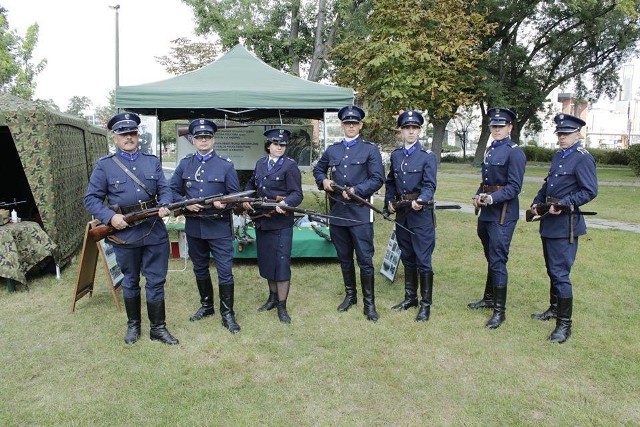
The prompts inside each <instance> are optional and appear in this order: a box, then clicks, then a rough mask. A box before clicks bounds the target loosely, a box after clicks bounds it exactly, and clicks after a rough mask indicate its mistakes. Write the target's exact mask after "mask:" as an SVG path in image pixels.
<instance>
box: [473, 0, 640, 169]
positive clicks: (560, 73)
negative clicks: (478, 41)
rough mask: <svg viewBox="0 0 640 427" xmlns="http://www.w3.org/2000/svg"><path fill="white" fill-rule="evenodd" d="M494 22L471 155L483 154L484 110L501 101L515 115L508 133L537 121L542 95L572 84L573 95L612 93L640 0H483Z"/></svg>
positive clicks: (631, 47) (638, 33)
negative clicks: (477, 137)
mask: <svg viewBox="0 0 640 427" xmlns="http://www.w3.org/2000/svg"><path fill="white" fill-rule="evenodd" d="M478 10H488V11H489V14H488V17H487V20H488V21H489V22H491V23H493V24H495V25H497V30H496V31H495V33H494V34H493V35H490V36H488V37H486V38H485V40H484V48H485V50H486V51H487V52H489V55H488V56H487V59H486V61H485V62H484V63H483V64H482V67H481V69H482V73H483V74H484V75H485V76H486V77H487V78H486V79H485V80H484V82H483V84H482V91H483V92H484V93H486V94H487V96H486V97H485V98H484V99H483V101H482V102H481V103H480V108H481V111H482V114H483V124H482V132H481V135H480V140H479V142H478V147H477V150H476V153H475V159H474V163H477V164H479V163H480V162H481V161H482V157H483V154H484V150H485V148H486V143H487V140H488V137H489V131H488V128H487V124H488V118H487V116H486V110H487V109H488V108H489V107H494V106H503V107H507V108H511V109H513V110H514V111H515V112H516V113H517V115H518V121H517V123H514V130H513V132H512V137H513V139H514V141H516V142H518V141H519V139H520V132H521V130H522V128H523V127H524V126H525V125H528V126H529V127H532V128H534V129H537V128H539V127H540V118H539V113H540V112H544V111H545V110H546V109H547V110H548V107H549V106H548V105H547V96H548V95H549V93H551V92H552V91H553V90H554V89H556V88H564V87H569V86H573V88H574V90H575V92H576V94H577V96H578V97H582V98H583V99H584V98H587V97H593V98H596V97H598V96H600V95H602V94H609V95H612V94H613V93H615V90H616V89H617V85H618V75H617V70H618V68H619V66H620V64H621V63H622V62H623V61H625V60H626V59H627V58H629V56H630V55H632V54H633V53H635V52H636V51H637V48H636V46H637V42H638V40H639V39H640V27H639V26H638V17H639V11H640V2H639V1H638V0H580V1H578V0H575V1H566V0H563V1H560V0H555V1H540V0H537V1H532V0H481V1H479V3H478Z"/></svg>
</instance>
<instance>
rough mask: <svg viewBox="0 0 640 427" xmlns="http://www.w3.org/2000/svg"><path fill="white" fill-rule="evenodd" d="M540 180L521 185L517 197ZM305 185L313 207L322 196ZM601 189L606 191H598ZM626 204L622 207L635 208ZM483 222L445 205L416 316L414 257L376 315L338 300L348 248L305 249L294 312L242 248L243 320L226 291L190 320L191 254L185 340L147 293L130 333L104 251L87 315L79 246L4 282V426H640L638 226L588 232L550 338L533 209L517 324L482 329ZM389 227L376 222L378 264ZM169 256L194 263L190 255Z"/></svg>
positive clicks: (383, 287)
mask: <svg viewBox="0 0 640 427" xmlns="http://www.w3.org/2000/svg"><path fill="white" fill-rule="evenodd" d="M443 169H445V168H444V167H443ZM465 173H469V174H473V173H478V171H477V169H476V170H475V171H474V170H473V169H469V170H468V171H464V170H456V171H455V172H450V171H448V170H442V171H441V173H440V174H439V189H438V195H439V196H438V198H439V199H441V200H459V201H461V202H462V201H465V202H466V201H467V200H469V199H470V198H471V195H472V193H473V191H475V186H476V185H477V182H478V179H477V178H474V177H472V176H471V177H463V176H462V175H464V174H465ZM542 176H544V172H542V175H541V177H542ZM614 178H615V176H614ZM307 179H308V174H305V180H307ZM467 180H468V182H467ZM612 181H613V182H619V181H620V180H615V181H614V180H612ZM631 181H632V182H633V179H632V180H631ZM540 182H541V180H540ZM529 185H531V186H532V187H529ZM534 186H535V185H534V183H527V184H526V185H525V190H526V192H527V193H528V194H526V195H525V194H523V196H522V198H521V206H522V207H525V206H528V204H529V203H530V199H531V198H532V197H533V195H534V194H535V192H534V191H536V190H537V189H534V188H533V187H534ZM630 188H631V189H632V190H631V192H634V191H636V190H637V187H624V188H623V187H617V186H614V185H612V186H601V188H600V195H599V197H598V199H596V200H595V201H594V202H593V203H592V204H589V205H587V206H589V209H592V210H597V211H598V212H599V216H601V217H602V218H607V219H616V218H611V216H610V214H607V213H606V212H608V211H611V212H617V213H616V214H615V215H621V216H622V215H623V214H622V213H623V212H625V211H628V209H626V208H623V207H620V206H619V205H618V204H616V203H615V202H616V197H613V196H611V194H613V193H615V192H617V191H619V190H621V189H622V190H623V191H622V190H621V191H620V193H619V194H620V197H624V200H627V195H626V194H625V193H629V192H630ZM441 193H442V195H441ZM616 194H617V193H616ZM635 194H636V196H637V193H635ZM306 196H307V197H306V203H308V204H309V206H311V207H313V206H314V205H316V204H318V203H319V202H317V201H316V199H315V196H313V195H311V194H307V195H306ZM600 199H605V200H606V201H607V204H602V205H596V203H599V200H600ZM635 200H636V201H637V200H638V199H637V197H636V198H635ZM623 203H626V202H623ZM633 206H635V208H637V202H634V204H633ZM585 209H586V208H585ZM629 214H630V216H631V217H632V218H631V219H630V220H629V221H628V222H636V223H640V220H639V219H637V218H638V217H637V216H636V217H633V215H637V213H635V212H629ZM634 218H635V219H634ZM475 227H476V218H475V217H474V216H473V215H471V214H464V213H460V212H456V211H438V221H437V243H436V251H435V253H434V260H433V262H434V270H435V279H434V296H433V307H432V312H431V313H432V314H431V320H430V321H429V322H427V323H420V324H418V323H416V322H414V320H413V319H414V317H415V315H416V310H415V309H412V310H409V311H406V312H401V313H395V312H392V311H391V310H390V307H391V306H392V305H394V304H395V303H397V302H399V301H400V300H401V299H402V295H403V284H402V281H403V271H402V267H400V268H399V270H398V273H399V274H398V276H397V278H396V280H395V282H394V283H391V282H390V281H389V280H387V279H386V278H384V277H382V276H381V275H377V276H376V302H377V306H378V311H379V313H380V316H381V318H380V321H378V322H377V323H372V322H368V321H367V320H366V319H365V317H364V316H363V314H362V302H361V299H360V298H359V302H358V305H357V306H355V307H353V308H352V309H351V310H350V311H348V312H347V313H338V312H337V311H336V307H337V305H338V304H339V303H340V302H341V301H342V296H343V286H342V281H341V275H340V269H339V265H338V263H337V261H336V260H297V261H296V262H295V263H294V265H293V279H292V289H291V295H290V299H289V304H288V306H289V312H290V314H291V316H292V318H293V322H292V324H291V325H285V324H282V323H280V322H279V321H278V319H277V316H276V314H275V312H273V311H272V312H268V313H259V312H257V311H256V308H257V307H259V306H260V305H261V304H262V303H263V302H264V300H265V298H266V296H267V286H266V283H265V281H264V280H263V279H261V278H260V277H259V274H258V270H257V266H256V264H255V262H254V261H241V262H237V263H236V266H235V269H234V274H235V279H236V313H237V320H238V322H239V324H240V325H241V326H242V331H241V332H240V333H239V334H238V335H231V334H230V333H229V332H228V331H227V330H226V329H224V328H223V327H222V326H221V324H220V317H219V310H218V307H217V305H216V316H215V317H214V318H207V319H205V320H202V321H200V322H196V323H192V322H189V321H188V318H189V316H190V314H192V312H193V311H194V310H195V309H196V308H197V306H198V296H197V291H196V286H195V281H194V279H193V273H192V272H191V270H190V268H191V266H190V265H189V266H188V268H187V271H185V272H171V273H169V276H168V280H167V288H166V292H167V322H168V327H169V329H170V331H171V332H172V333H173V334H174V335H175V336H176V337H178V338H179V339H180V345H178V346H167V345H162V344H159V343H154V342H151V341H150V340H149V338H148V321H147V320H146V318H145V317H144V313H145V312H146V311H145V309H144V308H143V319H144V320H143V336H142V338H141V340H140V341H139V342H138V343H136V344H135V345H133V346H127V345H125V344H124V343H123V341H122V338H123V336H124V331H125V322H126V318H125V315H124V313H123V312H117V311H116V309H115V304H114V301H113V299H112V296H111V293H110V291H109V289H108V285H107V283H106V280H105V272H104V270H103V269H102V268H101V266H100V265H99V266H98V270H97V274H96V283H95V292H94V294H93V296H92V297H91V298H89V297H85V298H83V299H81V300H80V301H79V302H78V303H77V308H76V311H75V313H70V312H69V307H70V304H71V296H72V292H73V290H74V286H75V281H76V277H77V267H78V259H77V258H76V259H74V261H73V262H72V264H70V265H69V266H67V267H66V268H65V269H64V270H63V272H62V280H56V279H55V278H54V277H52V276H40V277H36V278H34V279H32V280H31V281H30V283H29V289H30V290H29V292H26V291H24V290H23V287H22V286H20V287H19V288H18V289H19V291H18V292H15V293H8V292H7V291H6V289H4V287H3V288H2V289H1V290H0V304H1V311H0V378H1V379H2V383H1V385H0V402H2V403H1V404H0V425H3V426H31V425H38V426H40V425H63V426H89V425H91V426H94V425H100V426H102V425H104V426H147V425H149V426H170V425H178V426H253V425H268V426H282V425H284V426H387V425H393V426H417V425H436V426H460V425H464V426H510V425H520V426H534V425H535V426H538V425H554V426H555V425H558V426H583V425H589V426H612V425H628V426H632V425H639V424H640V403H639V402H640V392H639V390H640V358H639V355H640V343H639V340H638V325H639V323H640V298H639V297H638V289H639V287H640V279H638V274H637V265H638V262H637V254H638V251H639V250H640V235H638V234H634V233H628V232H620V231H609V230H597V229H590V230H589V232H588V234H587V235H586V236H583V237H581V238H580V240H579V245H580V249H579V252H578V259H577V262H576V264H575V266H574V270H573V274H572V279H573V283H574V298H575V299H574V301H575V303H574V326H573V335H572V337H571V338H570V340H569V341H568V342H567V343H565V344H562V345H551V344H550V343H548V342H547V340H546V339H547V336H548V335H549V333H550V332H551V331H552V329H553V322H540V321H536V320H532V319H531V318H530V314H531V313H532V312H534V311H539V310H543V309H545V308H546V307H547V306H548V278H547V276H546V273H545V268H544V260H543V257H542V250H541V245H540V240H539V236H538V233H537V224H531V223H525V222H524V221H520V222H519V224H518V226H517V229H516V233H515V235H514V239H513V243H512V247H511V257H510V261H509V265H508V267H509V291H508V300H507V321H506V322H505V323H504V324H503V325H502V326H501V327H500V328H498V329H496V330H487V329H486V328H485V327H484V324H485V323H486V321H487V319H488V318H489V315H490V312H489V311H473V310H468V309H467V308H466V304H467V303H468V302H470V301H475V300H477V299H479V298H480V297H481V295H482V291H483V287H484V280H485V275H486V262H485V260H484V258H483V255H482V248H481V245H480V242H479V240H478V238H477V236H476V232H475ZM391 230H392V224H391V223H389V222H386V221H383V220H380V218H377V219H376V222H375V233H376V256H375V260H374V261H375V265H376V268H377V269H379V268H380V265H381V263H382V258H383V256H384V251H385V248H386V244H387V241H388V239H389V236H390V234H391ZM170 268H173V269H179V268H182V261H180V260H172V261H171V264H170ZM213 271H215V269H213ZM213 277H214V280H215V273H214V275H213ZM359 297H360V294H359ZM216 298H217V290H216Z"/></svg>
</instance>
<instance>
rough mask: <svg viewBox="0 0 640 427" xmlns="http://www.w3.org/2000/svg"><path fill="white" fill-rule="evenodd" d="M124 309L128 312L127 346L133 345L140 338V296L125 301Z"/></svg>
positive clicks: (125, 338)
mask: <svg viewBox="0 0 640 427" xmlns="http://www.w3.org/2000/svg"><path fill="white" fill-rule="evenodd" d="M124 308H125V310H126V311H127V334H126V335H125V336H124V342H125V344H133V343H134V342H136V341H138V339H139V338H140V321H141V319H142V317H141V315H140V295H138V296H136V297H132V298H125V299H124Z"/></svg>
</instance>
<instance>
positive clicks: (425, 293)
mask: <svg viewBox="0 0 640 427" xmlns="http://www.w3.org/2000/svg"><path fill="white" fill-rule="evenodd" d="M420 297H421V298H422V301H420V310H419V311H418V315H417V316H416V322H426V321H427V320H429V315H430V314H431V299H432V297H433V271H427V272H426V273H420Z"/></svg>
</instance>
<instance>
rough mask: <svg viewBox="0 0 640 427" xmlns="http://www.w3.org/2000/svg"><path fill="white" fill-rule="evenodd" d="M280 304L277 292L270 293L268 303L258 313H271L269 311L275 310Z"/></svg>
mask: <svg viewBox="0 0 640 427" xmlns="http://www.w3.org/2000/svg"><path fill="white" fill-rule="evenodd" d="M277 303H278V296H277V294H276V293H275V292H271V291H269V298H268V299H267V302H265V303H264V304H263V305H262V306H261V307H260V308H259V309H258V311H269V310H273V309H274V308H275V307H276V305H277Z"/></svg>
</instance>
